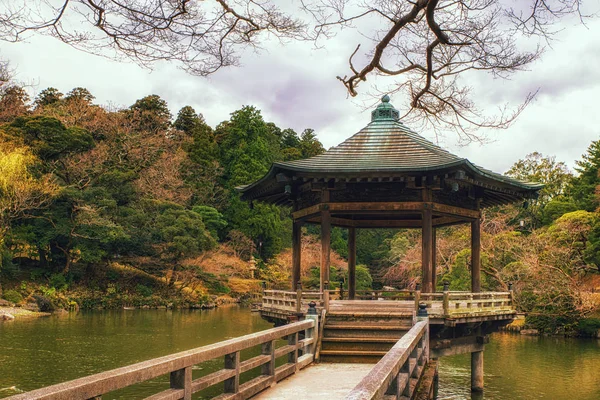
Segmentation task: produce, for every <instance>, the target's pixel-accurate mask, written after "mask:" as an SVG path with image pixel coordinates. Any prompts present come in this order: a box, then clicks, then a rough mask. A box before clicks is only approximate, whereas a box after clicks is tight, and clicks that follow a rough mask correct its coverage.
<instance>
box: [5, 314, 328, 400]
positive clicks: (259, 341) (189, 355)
mask: <svg viewBox="0 0 600 400" xmlns="http://www.w3.org/2000/svg"><path fill="white" fill-rule="evenodd" d="M317 331H318V330H317V329H315V320H313V319H307V320H304V321H301V322H296V323H293V324H289V325H285V326H282V327H279V328H273V329H268V330H265V331H262V332H257V333H252V334H249V335H245V336H242V337H239V338H235V339H231V340H226V341H223V342H219V343H215V344H211V345H208V346H203V347H199V348H196V349H192V350H187V351H183V352H180V353H176V354H172V355H168V356H165V357H160V358H155V359H153V360H148V361H144V362H141V363H137V364H133V365H129V366H126V367H122V368H117V369H114V370H111V371H106V372H102V373H99V374H95V375H91V376H87V377H83V378H79V379H75V380H72V381H69V382H64V383H60V384H57V385H53V386H48V387H45V388H42V389H38V390H34V391H31V392H27V393H23V394H19V395H16V396H12V397H9V398H8V399H9V400H26V399H27V400H62V399H65V400H66V399H69V400H78V399H81V400H88V399H90V400H91V399H94V400H98V399H101V396H102V395H103V394H106V393H109V392H112V391H114V390H118V389H122V388H124V387H127V386H131V385H134V384H136V383H140V382H144V381H147V380H150V379H153V378H156V377H159V376H161V375H165V374H170V388H169V389H167V390H165V391H162V392H160V393H157V394H155V395H153V396H150V397H148V398H146V400H167V399H171V400H176V399H185V400H191V398H192V393H195V392H198V391H201V390H204V389H206V388H209V387H211V386H214V385H216V384H220V383H222V384H223V388H224V393H223V394H222V395H221V396H219V399H247V398H250V397H251V396H253V395H255V394H256V393H258V392H260V391H261V390H263V389H266V388H268V387H270V386H271V385H272V384H274V383H276V382H278V381H280V380H282V379H284V378H286V377H287V376H289V375H291V374H293V373H294V372H296V371H298V370H300V369H301V368H304V367H305V366H307V365H308V364H310V363H311V362H313V360H314V353H315V347H316V335H317ZM301 332H304V333H305V335H304V339H301V340H300V339H299V333H301ZM282 338H287V340H288V342H287V345H283V346H280V347H276V341H277V340H279V339H282ZM254 346H261V354H260V355H258V356H256V357H252V358H249V359H247V360H244V361H242V360H241V358H240V352H241V351H242V350H246V349H249V348H252V347H254ZM286 355H287V363H285V364H283V365H281V366H279V367H276V365H275V360H276V359H278V358H280V357H283V356H286ZM220 357H224V368H223V369H221V370H219V371H217V372H213V373H210V374H208V375H206V376H203V377H201V378H197V379H192V367H193V366H194V365H196V364H200V363H203V362H205V361H209V360H212V359H215V358H220ZM258 367H260V375H259V376H258V377H256V378H254V379H251V380H249V381H248V382H245V383H240V374H242V373H244V372H246V371H250V370H252V369H255V368H258Z"/></svg>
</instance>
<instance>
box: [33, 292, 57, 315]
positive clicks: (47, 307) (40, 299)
mask: <svg viewBox="0 0 600 400" xmlns="http://www.w3.org/2000/svg"><path fill="white" fill-rule="evenodd" d="M33 298H34V299H35V302H36V303H37V305H38V307H39V309H40V311H43V312H52V311H54V310H56V306H55V305H54V303H53V302H52V300H50V299H49V298H47V297H45V296H40V295H38V294H36V295H34V296H33Z"/></svg>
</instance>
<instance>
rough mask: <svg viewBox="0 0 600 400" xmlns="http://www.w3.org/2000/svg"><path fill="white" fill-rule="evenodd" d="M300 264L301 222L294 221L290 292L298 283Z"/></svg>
mask: <svg viewBox="0 0 600 400" xmlns="http://www.w3.org/2000/svg"><path fill="white" fill-rule="evenodd" d="M301 264H302V222H300V221H294V224H293V226H292V290H294V289H295V288H296V286H297V285H298V283H300V265H301Z"/></svg>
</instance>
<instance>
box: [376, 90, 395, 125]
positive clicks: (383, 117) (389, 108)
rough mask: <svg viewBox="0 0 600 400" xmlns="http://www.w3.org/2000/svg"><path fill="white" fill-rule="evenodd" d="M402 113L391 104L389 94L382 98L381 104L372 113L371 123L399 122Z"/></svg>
mask: <svg viewBox="0 0 600 400" xmlns="http://www.w3.org/2000/svg"><path fill="white" fill-rule="evenodd" d="M399 119H400V113H399V112H398V110H396V109H395V108H394V106H393V105H392V103H390V96H388V95H387V94H386V95H384V96H383V97H382V98H381V103H380V104H379V105H378V106H377V108H376V109H375V110H373V111H372V112H371V121H390V120H391V121H398V122H400V121H399Z"/></svg>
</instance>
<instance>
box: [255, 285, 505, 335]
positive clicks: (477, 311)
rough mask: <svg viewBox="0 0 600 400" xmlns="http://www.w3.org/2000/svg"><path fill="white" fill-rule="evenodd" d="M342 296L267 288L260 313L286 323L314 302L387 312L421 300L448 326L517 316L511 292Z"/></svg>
mask: <svg viewBox="0 0 600 400" xmlns="http://www.w3.org/2000/svg"><path fill="white" fill-rule="evenodd" d="M342 299H343V293H341V294H340V292H339V291H332V292H330V293H321V292H310V291H309V292H306V291H304V292H302V291H298V292H292V291H284V290H265V292H264V296H263V301H262V305H261V310H260V312H261V315H262V316H263V318H265V319H267V320H271V321H273V322H276V323H277V322H279V323H285V322H287V321H292V320H295V319H296V318H298V316H302V315H304V314H305V313H306V311H307V309H308V304H309V303H310V302H311V301H314V302H315V303H316V304H317V309H319V310H320V309H323V308H327V309H331V310H336V312H344V311H346V312H348V313H353V312H356V313H359V312H361V311H363V310H370V311H371V312H381V313H385V314H387V315H393V314H394V313H396V314H403V313H406V312H411V311H414V312H416V311H417V309H418V304H419V303H421V304H425V305H426V309H427V313H428V316H429V320H430V323H431V324H434V325H439V324H441V325H446V326H455V325H457V324H464V323H475V322H484V321H498V320H512V319H513V318H514V316H515V315H516V309H515V308H514V305H513V300H512V292H481V293H470V292H450V291H447V292H439V293H421V292H419V291H411V290H389V291H362V292H358V293H357V300H342Z"/></svg>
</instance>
